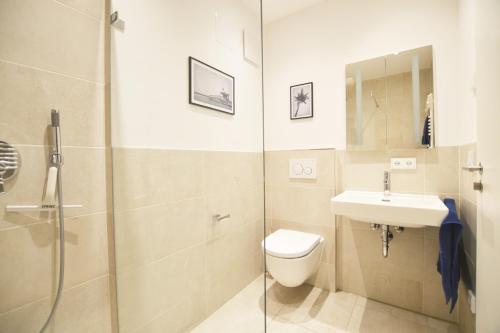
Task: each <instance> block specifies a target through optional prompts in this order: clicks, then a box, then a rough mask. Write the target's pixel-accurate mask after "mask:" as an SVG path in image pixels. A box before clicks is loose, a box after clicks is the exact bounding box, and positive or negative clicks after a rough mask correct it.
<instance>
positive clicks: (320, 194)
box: [265, 149, 336, 290]
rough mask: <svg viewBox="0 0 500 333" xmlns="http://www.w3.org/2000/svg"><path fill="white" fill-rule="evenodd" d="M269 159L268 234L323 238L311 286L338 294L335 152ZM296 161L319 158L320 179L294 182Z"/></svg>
mask: <svg viewBox="0 0 500 333" xmlns="http://www.w3.org/2000/svg"><path fill="white" fill-rule="evenodd" d="M265 157H266V159H265V161H266V228H267V232H268V233H270V232H273V231H275V230H277V229H291V230H298V231H304V232H311V233H315V234H318V235H321V236H323V238H325V245H324V249H323V254H322V257H321V264H320V267H319V270H318V273H317V274H315V275H314V276H313V277H311V278H310V279H309V280H308V281H307V282H308V283H309V284H312V285H314V286H316V287H319V288H323V289H327V290H335V252H336V251H335V218H334V216H333V215H332V214H331V213H330V206H329V202H330V198H331V197H332V196H334V195H335V164H334V163H335V151H334V150H333V149H318V150H287V151H268V152H266V153H265ZM292 158H315V159H316V160H317V172H318V177H317V179H315V180H311V179H290V178H289V177H288V160H289V159H292Z"/></svg>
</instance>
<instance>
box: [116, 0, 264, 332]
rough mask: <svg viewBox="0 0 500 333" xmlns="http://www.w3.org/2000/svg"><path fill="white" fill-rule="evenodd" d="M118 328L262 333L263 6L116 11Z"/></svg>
mask: <svg viewBox="0 0 500 333" xmlns="http://www.w3.org/2000/svg"><path fill="white" fill-rule="evenodd" d="M111 7H112V11H117V14H115V16H114V17H115V19H117V20H116V21H115V22H114V23H113V24H112V26H111V61H110V64H111V114H112V116H111V118H112V119H111V123H112V155H113V192H114V198H113V201H114V231H115V253H116V287H117V309H118V322H119V324H118V326H119V330H120V332H121V333H122V332H189V331H195V332H215V331H216V332H263V331H264V318H265V316H264V303H265V302H264V300H265V296H264V279H263V272H264V262H263V261H264V258H263V255H262V250H261V241H262V239H263V235H264V208H263V206H264V204H263V202H264V199H263V190H264V189H263V148H262V146H263V145H262V113H263V110H262V90H261V89H262V88H261V87H262V82H261V81H262V75H261V73H262V69H261V41H260V36H261V32H260V29H261V22H260V2H259V1H257V0H251V1H243V0H242V1H234V0H210V1H207V0H190V1H175V0H168V1H159V0H156V1H147V2H137V1H125V0H115V1H113V2H112V5H111Z"/></svg>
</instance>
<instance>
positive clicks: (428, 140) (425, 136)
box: [422, 116, 431, 146]
mask: <svg viewBox="0 0 500 333" xmlns="http://www.w3.org/2000/svg"><path fill="white" fill-rule="evenodd" d="M430 121H431V118H430V116H427V117H425V122H424V128H423V133H422V144H423V145H426V146H429V145H430V144H431V136H430V135H429V130H430V126H431V124H430Z"/></svg>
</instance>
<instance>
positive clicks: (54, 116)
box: [50, 110, 59, 127]
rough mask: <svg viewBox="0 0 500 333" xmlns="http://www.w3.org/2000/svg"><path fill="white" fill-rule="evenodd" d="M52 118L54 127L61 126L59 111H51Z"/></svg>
mask: <svg viewBox="0 0 500 333" xmlns="http://www.w3.org/2000/svg"><path fill="white" fill-rule="evenodd" d="M50 120H51V123H52V127H59V111H57V110H52V112H51V113H50Z"/></svg>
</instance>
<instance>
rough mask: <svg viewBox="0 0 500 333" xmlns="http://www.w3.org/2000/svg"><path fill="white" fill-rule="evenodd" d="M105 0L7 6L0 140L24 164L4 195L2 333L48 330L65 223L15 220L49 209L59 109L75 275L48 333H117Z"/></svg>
mask: <svg viewBox="0 0 500 333" xmlns="http://www.w3.org/2000/svg"><path fill="white" fill-rule="evenodd" d="M104 44H105V43H104V1H101V0H91V1H67V0H60V1H52V0H5V1H0V140H3V141H7V142H9V143H11V144H14V145H15V146H16V147H17V148H18V150H19V152H20V154H21V157H22V166H21V169H20V172H19V174H18V176H17V178H16V180H15V181H12V182H9V183H8V184H7V193H6V194H3V195H0V267H1V269H0V295H1V297H0V331H1V332H9V333H15V332H18V333H24V332H38V330H39V329H40V328H41V326H42V324H43V323H44V321H45V319H46V317H47V315H48V312H49V310H50V305H51V303H52V302H53V300H54V297H53V296H51V295H53V293H54V292H55V290H56V287H57V284H56V282H57V276H58V275H57V274H58V251H57V249H58V238H57V233H58V229H57V228H58V223H57V222H56V220H55V215H49V214H47V213H6V212H5V206H6V205H7V204H9V203H40V202H41V200H42V196H43V191H44V187H45V181H46V169H47V165H48V162H47V158H48V152H49V147H48V146H47V144H48V142H49V141H48V140H49V139H48V138H49V136H48V135H47V126H48V125H49V123H50V110H51V109H52V108H55V109H59V110H61V112H62V120H61V126H62V142H63V145H64V147H63V153H64V157H65V164H64V167H63V182H64V199H65V203H69V204H82V205H83V208H80V209H72V210H70V209H67V210H66V219H65V223H66V228H65V231H66V232H65V237H66V261H65V263H66V278H65V283H64V292H63V297H62V300H61V303H60V306H59V308H58V311H57V313H56V315H55V318H54V321H53V323H52V324H51V326H50V329H49V330H48V331H47V332H51V333H55V332H61V333H63V332H72V333H78V332H82V333H83V332H103V333H106V332H111V331H112V311H111V305H110V303H111V301H110V299H111V298H110V295H111V294H112V289H113V288H110V281H109V280H110V275H109V272H110V269H109V262H110V261H111V260H109V259H108V258H110V256H109V254H108V253H109V251H110V249H109V247H108V245H109V244H111V243H112V240H108V235H109V234H110V233H108V230H109V229H111V222H110V221H111V219H110V218H109V212H110V211H111V209H110V207H111V206H110V205H109V202H108V201H107V198H108V197H110V196H108V195H107V194H108V192H107V191H108V184H109V183H108V181H107V180H108V179H109V178H108V177H107V176H108V175H107V167H108V165H109V164H108V161H109V159H108V157H109V154H108V149H107V140H106V134H105V133H106V130H105V129H106V115H105V102H104V100H105V97H104V96H105V74H104Z"/></svg>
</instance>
